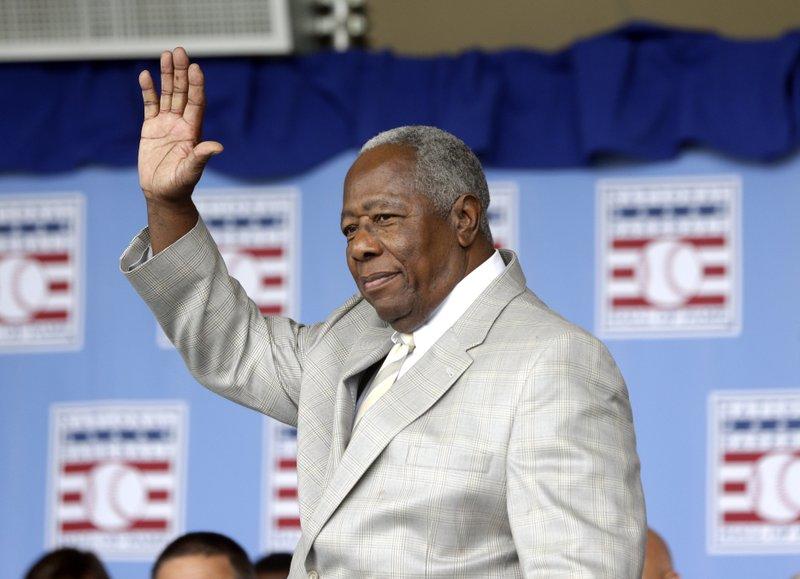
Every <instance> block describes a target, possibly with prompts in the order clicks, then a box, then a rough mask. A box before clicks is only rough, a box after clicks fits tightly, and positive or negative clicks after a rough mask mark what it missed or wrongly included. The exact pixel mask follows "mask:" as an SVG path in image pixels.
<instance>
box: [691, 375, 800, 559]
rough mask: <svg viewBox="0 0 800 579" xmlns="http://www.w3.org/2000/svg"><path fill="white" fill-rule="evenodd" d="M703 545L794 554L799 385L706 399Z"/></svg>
mask: <svg viewBox="0 0 800 579" xmlns="http://www.w3.org/2000/svg"><path fill="white" fill-rule="evenodd" d="M708 460H709V475H708V484H709V489H708V494H709V497H708V537H707V538H708V550H709V552H711V553H743V554H747V553H800V390H793V391H776V392H770V391H761V392H758V391H754V392H738V391H735V392H715V393H712V395H711V397H710V400H709V451H708Z"/></svg>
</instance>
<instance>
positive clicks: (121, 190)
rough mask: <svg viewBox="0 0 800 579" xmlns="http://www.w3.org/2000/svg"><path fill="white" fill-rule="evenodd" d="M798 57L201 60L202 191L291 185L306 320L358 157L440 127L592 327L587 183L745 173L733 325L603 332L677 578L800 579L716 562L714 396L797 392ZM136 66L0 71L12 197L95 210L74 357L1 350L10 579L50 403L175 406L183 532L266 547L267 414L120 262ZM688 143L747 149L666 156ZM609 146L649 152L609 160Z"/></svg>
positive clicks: (683, 49)
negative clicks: (386, 139)
mask: <svg viewBox="0 0 800 579" xmlns="http://www.w3.org/2000/svg"><path fill="white" fill-rule="evenodd" d="M799 50H800V39H799V38H798V37H797V36H796V35H791V36H788V37H786V38H783V39H781V40H776V41H771V42H752V43H751V42H747V43H744V42H743V43H733V42H728V41H723V40H720V39H717V38H715V37H712V36H708V35H702V34H689V33H680V32H675V31H663V30H654V29H642V28H632V29H626V30H624V31H621V32H619V33H615V34H611V35H608V36H604V37H600V38H597V39H593V40H590V41H586V42H583V43H579V44H578V45H576V46H575V47H573V48H572V49H571V50H569V51H566V52H564V53H561V54H558V55H551V56H546V55H541V54H536V53H529V52H510V53H504V54H501V55H485V54H477V53H472V54H467V55H463V56H460V57H457V58H441V59H426V60H413V59H399V58H396V57H393V56H391V55H387V54H383V55H370V54H361V53H354V54H346V55H320V56H315V57H311V58H307V59H283V60H276V61H263V60H258V59H255V60H247V61H209V62H208V63H207V71H208V74H207V78H208V80H209V83H212V84H211V88H210V102H209V107H210V109H209V127H208V130H207V132H206V136H207V137H209V138H216V139H219V140H221V141H222V142H223V143H224V144H225V145H226V151H225V153H224V154H223V155H221V156H220V157H218V158H215V159H214V160H213V161H212V164H211V169H210V170H209V172H208V174H207V175H206V176H205V177H204V180H203V182H202V184H201V185H202V186H203V187H217V186H234V187H244V186H252V185H254V184H257V185H261V184H270V185H272V184H288V185H293V186H296V187H298V188H299V191H300V196H301V206H302V209H301V216H302V219H301V246H302V256H301V261H300V267H301V279H302V285H301V288H300V290H301V295H300V316H299V317H300V319H301V320H303V321H308V322H311V321H316V320H319V319H321V318H322V317H324V316H325V315H326V314H327V313H328V312H330V311H331V310H332V309H333V308H334V307H336V306H337V305H339V304H340V303H341V302H342V301H343V300H344V299H345V298H346V297H347V296H349V295H350V294H351V293H352V292H353V291H354V286H353V284H352V281H351V280H350V279H349V276H348V274H347V271H346V268H345V265H344V257H343V254H344V243H343V240H342V239H341V234H340V233H339V231H338V214H339V208H340V191H341V183H342V180H343V176H344V174H345V172H346V170H347V167H348V166H349V163H350V162H351V161H352V159H353V158H354V152H353V151H352V147H353V146H355V145H356V144H357V143H359V142H360V141H361V140H363V139H364V138H366V137H367V136H370V135H371V134H373V133H374V132H375V131H377V130H379V129H381V128H384V127H386V126H392V125H396V124H400V123H406V122H428V123H435V124H439V125H441V126H443V127H444V128H449V129H452V130H454V131H455V132H456V133H457V134H459V135H461V136H463V137H464V138H465V140H467V142H468V143H470V144H471V145H473V146H474V147H476V149H477V150H478V151H479V152H481V153H482V156H483V158H484V160H485V161H486V162H487V164H488V165H489V166H490V167H492V168H491V169H490V170H489V177H490V179H491V180H503V181H509V180H510V181H514V182H516V183H517V184H518V187H519V191H520V200H519V223H520V233H519V251H520V255H521V259H522V263H523V266H524V269H525V272H526V275H527V276H528V281H529V285H530V286H531V287H532V288H533V289H534V291H536V292H537V293H538V294H539V295H540V296H541V297H542V298H543V299H544V300H545V301H546V302H547V303H548V304H549V305H550V306H552V307H553V308H555V309H556V310H558V311H560V312H561V313H562V314H564V315H565V316H566V317H568V318H569V319H571V320H573V321H575V322H576V323H578V324H580V325H582V326H584V327H586V328H588V329H590V330H592V329H593V327H594V323H595V322H594V320H595V312H594V304H595V276H596V273H597V272H596V264H595V244H596V227H597V224H596V221H595V220H596V214H595V209H596V207H595V205H596V196H595V188H596V183H597V180H598V179H599V178H604V177H624V176H648V177H650V176H659V175H680V176H685V175H690V176H704V175H720V174H724V175H739V176H740V177H741V179H742V191H743V194H742V223H743V230H742V235H741V246H742V263H743V271H744V276H743V287H742V300H743V315H742V331H741V333H740V334H739V335H737V336H734V337H727V338H714V339H710V338H709V339H650V340H610V341H609V342H608V344H609V347H610V349H611V350H612V353H613V354H614V355H615V357H616V359H617V361H618V363H619V365H620V367H621V369H622V371H623V374H624V376H625V377H626V380H627V382H628V385H629V389H630V393H631V398H632V402H633V410H634V417H635V421H636V428H637V434H638V441H639V452H640V456H641V459H642V476H643V482H644V487H645V494H646V498H647V507H648V518H649V521H650V524H651V525H652V526H653V527H654V528H656V529H658V530H659V531H660V532H662V534H663V535H664V536H665V537H666V539H667V540H668V542H669V543H670V544H671V546H672V549H673V554H674V558H675V560H676V566H677V568H678V569H679V570H680V571H682V572H683V573H684V575H685V576H686V577H704V578H705V577H708V578H714V577H718V578H722V577H726V578H727V577H743V578H750V577H776V578H780V577H788V576H790V575H791V574H792V573H795V572H798V571H800V557H798V554H797V553H795V554H794V555H787V554H782V555H747V556H745V555H737V556H731V555H711V554H709V553H708V552H707V549H706V509H707V488H706V487H707V458H708V456H707V455H708V451H707V404H708V397H709V395H710V393H711V392H712V391H716V390H773V389H795V390H797V389H800V381H799V379H798V376H800V347H799V346H800V314H798V308H797V306H796V296H797V295H798V293H800V227H799V226H798V225H799V224H800V196H798V191H797V189H798V185H797V184H798V183H800V159H798V158H797V157H796V156H791V155H790V153H791V152H792V151H793V149H794V147H795V146H796V144H797V138H798V135H797V130H796V128H797V105H798V94H797V90H796V86H797V79H798V75H797V57H798V51H799ZM148 64H150V63H148ZM136 70H137V64H136V63H102V64H98V63H92V64H70V63H67V64H47V65H2V66H0V109H2V110H6V111H14V114H6V115H4V116H3V119H2V124H1V125H0V139H2V142H4V143H6V144H7V146H6V147H5V149H4V154H3V155H2V158H0V171H4V175H2V176H0V201H2V199H3V198H4V197H6V196H8V197H10V196H12V195H16V194H24V193H30V192H36V193H38V192H50V191H78V192H81V193H82V194H83V195H84V196H85V199H86V223H87V227H86V260H85V263H86V285H85V303H86V313H85V336H84V343H83V347H82V349H80V350H79V351H73V352H62V353H46V354H33V353H20V354H8V355H3V356H0V385H1V386H2V389H3V392H4V393H5V394H6V397H5V404H3V405H2V407H0V433H2V436H1V437H0V460H2V464H3V465H4V468H3V469H2V471H1V472H0V496H1V497H3V498H2V503H3V505H4V509H3V514H4V516H3V517H2V518H0V536H1V537H2V541H0V576H2V577H17V576H20V575H21V573H22V572H23V570H24V569H25V568H26V567H27V566H28V565H29V564H30V563H31V562H32V561H33V560H34V559H35V558H36V557H37V556H38V555H39V554H40V553H41V552H42V550H43V549H44V546H45V531H44V530H45V518H46V492H47V490H46V486H47V469H48V456H47V452H48V444H49V440H48V436H49V434H48V416H49V415H48V412H49V406H50V404H52V403H54V402H67V401H85V400H98V399H100V400H120V399H122V400H131V399H133V400H136V399H148V400H150V399H166V400H175V399H180V400H185V401H186V402H187V405H188V407H189V421H190V424H189V433H190V438H189V446H188V463H187V467H188V471H187V487H186V488H187V497H186V528H187V530H191V529H200V528H207V529H214V530H218V531H220V532H224V533H227V534H230V535H231V536H233V537H235V538H236V539H237V540H239V541H240V542H241V543H242V544H243V545H244V546H245V548H246V549H247V550H248V551H249V552H250V553H251V554H253V555H255V554H256V553H257V552H258V550H259V547H260V541H261V531H260V524H261V521H260V514H259V513H260V510H261V508H262V506H261V505H262V498H263V497H262V496H261V489H262V487H261V484H262V480H261V478H262V473H261V445H262V422H261V420H260V418H259V416H257V415H256V414H255V413H253V412H250V411H247V410H244V409H241V408H238V407H235V406H234V405H232V404H230V403H229V402H227V401H224V400H221V399H218V398H217V397H215V396H213V395H211V394H210V393H207V392H206V391H205V390H203V389H202V388H201V387H199V386H198V385H197V384H196V383H194V381H193V380H192V379H191V378H190V377H189V376H188V374H187V372H186V371H185V370H184V368H183V364H182V361H181V360H180V358H179V356H178V355H177V354H176V353H175V352H173V351H170V350H163V349H160V348H158V346H157V344H156V340H155V332H154V326H153V321H152V317H151V316H150V314H149V312H148V311H147V309H146V308H145V306H144V305H143V304H142V303H141V302H140V301H139V299H138V298H137V296H136V295H135V294H134V292H133V291H132V290H131V288H130V287H129V286H128V285H127V283H126V281H125V280H124V278H123V276H122V275H121V274H120V273H119V272H118V269H117V267H118V266H117V260H118V257H119V254H120V253H121V251H122V250H123V249H124V247H125V246H126V245H127V243H128V241H129V240H130V238H131V236H132V235H133V234H135V233H136V232H137V231H138V229H139V228H140V227H141V226H143V224H144V220H145V212H144V204H143V202H142V199H141V194H140V192H139V190H138V185H137V177H136V173H135V169H134V168H132V163H133V162H134V160H135V146H136V145H135V142H136V132H137V126H138V123H139V109H140V105H139V95H138V91H137V89H136V86H135V78H136V73H135V71H136ZM23 87H24V88H23ZM21 98H23V99H24V100H25V101H26V103H27V104H26V106H22V105H20V104H19V102H20V99H21ZM687 142H700V143H705V144H707V145H710V146H712V147H714V148H715V149H716V150H718V151H722V152H725V153H728V154H731V155H734V156H738V157H741V158H744V159H746V160H742V161H734V160H731V157H721V156H718V155H717V154H716V153H710V152H691V153H687V154H684V155H682V156H676V155H677V154H678V150H679V147H680V145H682V144H685V143H687ZM8 145H11V146H8ZM616 154H627V155H630V156H635V157H640V158H643V159H648V160H651V161H654V162H651V163H649V164H630V163H621V162H611V161H609V160H607V159H606V161H605V162H596V161H598V159H599V158H605V157H606V156H607V155H616ZM781 156H783V160H782V161H772V162H764V161H766V160H769V159H775V158H777V157H781ZM658 159H660V161H658V162H655V160H658ZM593 160H594V161H595V163H594V164H593V165H591V166H588V164H589V163H590V162H592V161H593ZM754 161H758V162H759V163H758V164H754ZM86 164H94V165H95V167H93V168H86V167H85V165H86ZM98 164H101V165H104V166H105V168H98V167H97V166H96V165H98ZM582 165H587V166H586V167H583V168H579V167H580V166H582ZM312 166H313V167H314V168H313V169H309V168H311V167H312ZM108 167H116V168H108ZM537 167H538V168H537ZM544 167H550V168H553V167H561V169H559V170H552V169H544ZM569 167H573V168H569ZM301 170H307V171H306V172H304V173H302V174H301V175H299V176H295V177H291V178H278V177H277V175H278V174H281V173H283V174H289V173H296V172H298V171H301ZM245 178H247V179H248V180H245ZM243 441H245V442H244V443H243ZM233 448H241V449H242V450H241V451H239V452H231V449H233ZM798 553H800V549H798ZM110 569H111V571H112V573H113V575H114V576H115V577H118V578H121V579H125V578H133V577H141V576H144V575H145V574H146V572H147V569H148V564H147V563H144V562H140V563H132V562H131V563H113V564H111V565H110Z"/></svg>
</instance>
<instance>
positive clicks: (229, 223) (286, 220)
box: [158, 188, 300, 348]
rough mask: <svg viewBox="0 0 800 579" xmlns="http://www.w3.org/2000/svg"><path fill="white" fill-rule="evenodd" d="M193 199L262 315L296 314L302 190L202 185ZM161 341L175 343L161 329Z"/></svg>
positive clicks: (233, 272)
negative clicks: (207, 187) (300, 191)
mask: <svg viewBox="0 0 800 579" xmlns="http://www.w3.org/2000/svg"><path fill="white" fill-rule="evenodd" d="M195 203H196V205H197V209H198V211H199V212H200V214H201V215H202V216H203V220H204V221H205V224H206V226H207V227H208V230H209V231H210V232H211V235H212V236H213V237H214V240H215V241H216V242H217V246H218V247H219V250H220V253H221V254H222V258H223V259H224V260H225V265H226V266H227V267H228V273H230V275H231V276H233V277H234V278H236V280H238V282H239V283H240V284H242V287H243V288H244V290H245V292H246V293H247V295H248V296H249V297H250V299H251V300H253V301H254V302H255V303H256V305H257V306H258V309H259V311H260V312H261V313H262V314H263V315H265V316H266V315H281V316H287V317H294V316H297V314H298V307H297V304H298V297H297V296H298V293H299V287H300V280H299V277H300V273H299V272H300V270H299V267H298V259H299V256H300V237H299V226H298V224H299V212H300V205H299V195H298V192H297V191H296V190H295V189H291V188H260V189H233V190H212V189H206V190H199V191H198V194H197V195H196V197H195ZM158 343H159V345H160V346H161V347H164V348H171V347H172V344H171V343H170V342H169V340H168V339H167V337H166V335H164V333H163V332H162V331H161V330H160V328H159V330H158Z"/></svg>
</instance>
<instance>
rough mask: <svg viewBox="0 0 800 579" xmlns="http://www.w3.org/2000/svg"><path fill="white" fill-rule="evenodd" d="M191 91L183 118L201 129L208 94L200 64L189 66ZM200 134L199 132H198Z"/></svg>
mask: <svg viewBox="0 0 800 579" xmlns="http://www.w3.org/2000/svg"><path fill="white" fill-rule="evenodd" d="M188 80H189V93H188V99H187V102H186V108H185V110H184V111H183V118H184V119H185V120H186V122H187V123H189V124H190V125H191V126H193V127H196V128H197V129H198V130H199V129H200V125H202V124H203V111H204V110H205V108H206V95H205V88H204V84H205V81H204V80H203V71H202V70H200V66H199V65H197V64H192V65H191V66H190V67H189V74H188ZM198 134H199V133H198Z"/></svg>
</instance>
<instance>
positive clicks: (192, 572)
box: [156, 554, 236, 579]
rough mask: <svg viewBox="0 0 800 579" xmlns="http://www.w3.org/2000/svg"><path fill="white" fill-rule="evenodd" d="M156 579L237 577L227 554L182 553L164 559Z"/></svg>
mask: <svg viewBox="0 0 800 579" xmlns="http://www.w3.org/2000/svg"><path fill="white" fill-rule="evenodd" d="M156 579H236V573H235V572H234V570H233V567H232V566H231V563H230V561H229V560H228V557H226V556H225V555H200V554H198V555H181V556H179V557H173V558H172V559H167V560H166V561H164V562H163V563H162V564H161V566H160V567H159V569H158V573H157V574H156Z"/></svg>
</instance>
